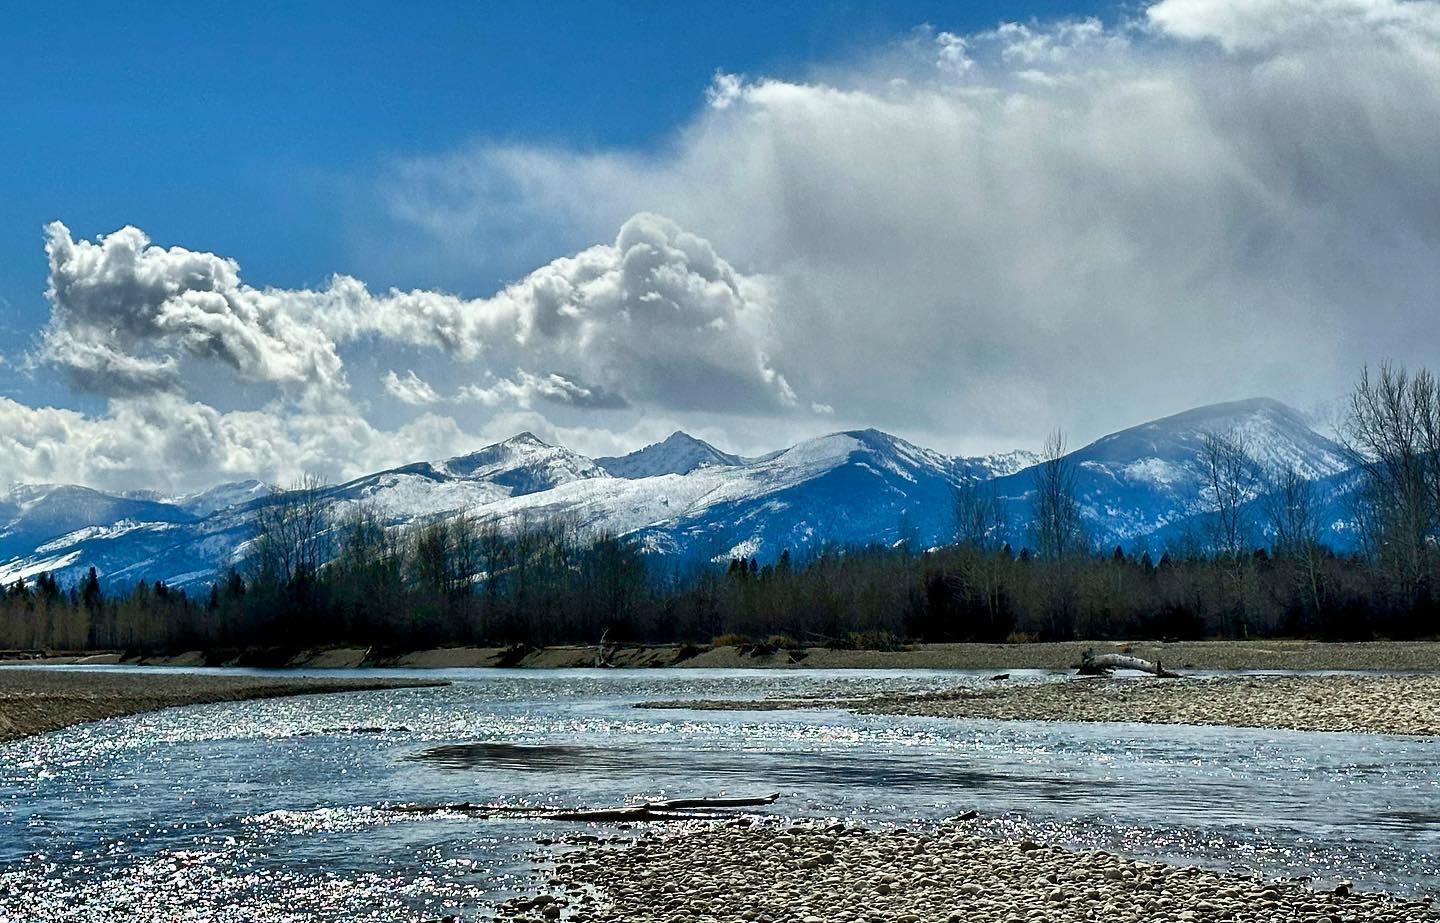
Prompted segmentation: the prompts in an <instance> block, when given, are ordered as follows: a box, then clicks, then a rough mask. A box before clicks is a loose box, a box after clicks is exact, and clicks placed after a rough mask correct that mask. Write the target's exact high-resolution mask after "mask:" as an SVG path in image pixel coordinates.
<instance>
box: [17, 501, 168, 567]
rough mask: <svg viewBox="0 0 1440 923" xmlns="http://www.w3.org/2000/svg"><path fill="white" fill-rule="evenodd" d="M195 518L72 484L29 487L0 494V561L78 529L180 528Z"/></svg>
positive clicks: (156, 505)
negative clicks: (126, 524)
mask: <svg viewBox="0 0 1440 923" xmlns="http://www.w3.org/2000/svg"><path fill="white" fill-rule="evenodd" d="M195 518H196V517H195V516H193V515H192V514H190V513H188V512H186V511H185V510H182V509H178V508H176V507H174V506H172V505H170V504H167V503H161V502H156V501H154V500H146V499H139V498H134V497H122V496H116V495H113V494H106V493H101V492H100V491H98V490H91V489H90V488H88V487H77V486H75V485H73V484H31V485H19V486H16V487H12V488H11V489H10V490H9V491H7V492H5V493H3V494H0V560H5V559H8V558H11V557H14V556H16V555H23V554H25V553H27V552H30V551H32V550H33V549H34V548H35V547H36V546H37V545H40V544H43V543H45V542H48V541H50V540H51V539H54V538H56V537H57V536H61V535H66V534H69V533H72V532H75V531H76V530H78V529H87V528H104V527H109V526H113V525H115V524H116V523H119V522H122V521H126V520H130V521H134V522H163V523H180V522H192V521H193V520H194V519H195Z"/></svg>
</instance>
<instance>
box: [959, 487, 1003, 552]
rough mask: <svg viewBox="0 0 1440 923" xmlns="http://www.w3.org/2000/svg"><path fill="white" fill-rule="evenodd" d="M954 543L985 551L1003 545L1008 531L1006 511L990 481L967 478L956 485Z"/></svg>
mask: <svg viewBox="0 0 1440 923" xmlns="http://www.w3.org/2000/svg"><path fill="white" fill-rule="evenodd" d="M953 506H954V510H953V512H954V516H955V543H956V544H958V545H965V546H968V547H970V548H975V549H978V550H982V551H993V550H995V549H998V548H999V547H1000V542H1001V541H1003V536H1004V534H1005V526H1006V521H1005V511H1004V508H1003V507H1002V506H1001V504H1000V499H999V498H998V497H997V496H995V488H994V487H993V486H991V485H990V484H981V483H979V482H977V481H966V482H965V483H963V484H961V485H960V486H958V487H956V488H955V494H954V501H953Z"/></svg>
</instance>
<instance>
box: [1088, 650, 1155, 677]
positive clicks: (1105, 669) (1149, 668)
mask: <svg viewBox="0 0 1440 923" xmlns="http://www.w3.org/2000/svg"><path fill="white" fill-rule="evenodd" d="M1112 670H1138V671H1140V672H1141V673H1151V674H1153V675H1155V676H1163V677H1167V678H1170V679H1176V678H1178V677H1179V676H1180V674H1179V673H1175V672H1172V671H1170V670H1167V669H1165V668H1164V667H1163V666H1161V665H1160V662H1159V661H1158V660H1157V661H1155V662H1154V663H1151V662H1150V661H1148V660H1145V659H1144V658H1141V657H1132V656H1130V655H1129V654H1097V653H1095V652H1094V651H1093V650H1089V651H1086V652H1085V653H1084V655H1083V656H1082V657H1081V659H1080V674H1081V675H1082V676H1104V675H1106V674H1108V673H1110V672H1111V671H1112Z"/></svg>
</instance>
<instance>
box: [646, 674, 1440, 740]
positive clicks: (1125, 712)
mask: <svg viewBox="0 0 1440 923" xmlns="http://www.w3.org/2000/svg"><path fill="white" fill-rule="evenodd" d="M640 707H642V708H665V709H671V708H685V709H701V710H726V711H749V710H784V709H804V708H847V709H850V710H853V711H856V712H860V713H863V714H877V715H916V716H922V717H930V718H993V719H1000V720H1008V721H1114V722H1132V721H1133V722H1141V723H1145V724H1201V725H1225V726H1230V727H1256V728H1282V729H1290V730H1297V731H1359V732H1366V733H1377V734H1416V735H1425V736H1434V735H1440V675H1434V674H1401V675H1391V676H1376V675H1365V674H1330V675H1321V676H1265V675H1244V676H1220V677H1206V678H1197V679H1152V678H1148V677H1146V678H1125V679H1103V678H1089V677H1086V678H1071V679H1066V680H1063V681H1056V682H1043V683H1025V684H1021V683H1013V684H1012V683H995V684H993V685H990V686H986V687H975V686H973V685H967V686H958V687H956V688H955V689H952V690H948V691H943V692H933V693H919V694H911V695H903V694H890V695H879V696H873V697H869V698H859V699H823V698H819V699H765V700H733V701H732V700H704V701H699V700H691V701H672V702H646V703H642V704H641V706H640Z"/></svg>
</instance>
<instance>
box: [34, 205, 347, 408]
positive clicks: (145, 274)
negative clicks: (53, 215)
mask: <svg viewBox="0 0 1440 923" xmlns="http://www.w3.org/2000/svg"><path fill="white" fill-rule="evenodd" d="M45 252H46V254H47V255H48V257H49V260H50V275H49V288H48V289H47V291H46V297H47V298H48V299H49V300H50V304H51V309H52V313H51V318H50V323H49V325H48V326H47V327H46V329H45V332H44V339H43V347H42V356H43V357H44V358H45V359H48V360H49V361H51V362H54V363H55V364H57V365H59V366H60V367H62V368H63V369H65V370H66V371H68V372H69V373H70V374H71V376H72V378H73V381H74V382H75V384H76V386H77V387H79V388H80V389H81V390H85V391H92V392H96V393H101V394H106V395H112V396H113V395H126V394H136V393H144V392H149V391H176V390H179V389H180V386H181V383H180V374H179V360H180V358H182V357H190V358H194V359H200V360H213V361H216V362H219V363H222V364H224V365H228V366H230V367H231V368H232V369H234V370H235V372H236V373H237V374H238V375H239V376H240V377H241V378H243V379H245V380H249V381H263V382H273V383H277V384H280V385H283V386H288V387H293V388H295V389H306V388H313V389H320V390H325V391H334V390H343V387H344V378H343V372H342V369H341V362H340V359H339V357H338V356H337V355H336V353H335V347H334V343H333V342H332V341H331V340H330V339H329V338H328V337H318V338H317V337H314V336H312V335H311V334H312V333H313V330H312V329H310V328H308V327H307V326H306V325H304V324H302V323H298V322H297V320H296V317H295V315H294V313H293V312H292V311H289V310H286V306H285V305H284V303H283V295H282V294H280V293H276V292H263V291H257V290H255V289H252V288H250V287H248V286H245V285H242V284H241V283H240V279H239V271H240V269H239V266H238V265H237V264H236V263H235V262H234V261H233V260H228V259H224V258H222V257H219V256H216V255H214V254H211V253H198V252H195V251H191V250H185V249H182V248H180V247H173V248H170V249H168V250H167V249H164V248H161V247H156V246H153V245H151V243H150V239H149V238H148V237H146V236H145V234H144V232H142V231H141V230H139V229H138V228H134V227H125V228H121V229H120V230H118V231H116V232H114V233H113V234H108V235H106V236H104V237H102V238H100V239H99V240H98V241H97V242H94V243H91V242H89V241H83V240H82V241H78V242H77V241H75V240H74V239H73V238H72V237H71V235H70V230H69V229H68V228H67V227H65V225H63V224H61V223H60V222H58V221H57V222H52V223H51V224H49V225H48V226H46V228H45Z"/></svg>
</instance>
